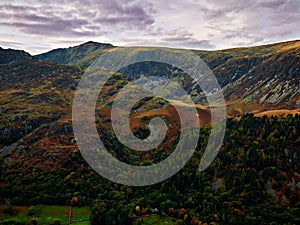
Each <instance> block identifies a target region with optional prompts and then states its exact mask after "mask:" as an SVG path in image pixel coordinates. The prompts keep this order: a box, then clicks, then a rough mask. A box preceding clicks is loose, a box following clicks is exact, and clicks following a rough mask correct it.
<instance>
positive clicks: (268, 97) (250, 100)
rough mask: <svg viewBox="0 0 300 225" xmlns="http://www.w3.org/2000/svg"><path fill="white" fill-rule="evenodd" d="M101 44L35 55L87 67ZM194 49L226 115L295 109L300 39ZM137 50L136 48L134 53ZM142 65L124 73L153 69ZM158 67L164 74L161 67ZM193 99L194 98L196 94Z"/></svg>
mask: <svg viewBox="0 0 300 225" xmlns="http://www.w3.org/2000/svg"><path fill="white" fill-rule="evenodd" d="M99 46H100V47H99ZM104 46H105V47H103V44H96V43H90V42H88V43H85V44H82V45H80V46H77V47H73V48H69V49H63V50H61V49H58V50H53V51H51V52H50V53H45V54H41V55H38V56H36V57H37V58H38V59H43V60H48V61H56V62H59V63H62V64H73V65H80V66H82V65H84V66H89V65H90V63H92V62H93V61H94V60H96V59H97V58H98V57H99V56H101V55H102V54H103V53H105V52H107V51H109V49H111V48H112V46H111V45H107V44H104ZM137 49H138V48H137ZM143 51H144V50H143ZM56 52H58V53H60V54H61V55H63V60H61V59H60V58H61V57H62V56H61V55H60V54H58V55H57V54H55V53H56ZM194 52H195V53H196V54H197V55H199V57H200V58H201V59H203V60H204V62H205V63H207V65H208V66H209V67H210V68H211V70H212V71H213V73H214V74H215V76H216V77H217V80H218V81H219V83H220V86H221V87H222V89H223V93H224V96H225V99H226V101H227V106H228V114H229V115H231V116H233V115H239V114H243V113H247V112H253V113H261V112H265V111H269V110H271V111H272V110H282V112H283V113H284V112H285V111H284V110H295V109H298V108H299V106H300V100H299V95H300V81H299V80H300V78H299V63H300V60H299V57H300V41H298V40H297V41H289V42H283V43H278V44H270V45H264V46H257V47H247V48H235V49H227V50H219V51H194ZM71 53H72V54H71ZM138 53H139V50H137V51H136V53H135V54H138ZM75 56H76V57H75ZM53 57H54V59H53ZM153 65H155V64H153ZM153 65H152V66H153ZM146 67H148V66H147V65H146V64H145V65H144V66H142V65H141V66H135V67H134V68H131V70H130V69H129V70H127V74H128V75H129V74H130V73H131V72H134V74H141V73H148V74H151V73H152V74H153V73H154V70H155V69H152V70H149V71H146V72H145V71H142V70H145V68H146ZM159 69H160V70H163V72H165V73H168V71H167V70H166V69H164V68H162V67H161V66H160V67H159ZM161 74H163V73H161ZM171 76H172V75H171ZM182 85H183V86H184V87H185V88H186V89H190V90H189V92H190V93H191V92H199V91H198V89H199V87H196V86H195V87H192V84H191V83H188V82H186V83H185V82H182ZM198 94H199V93H198ZM195 98H196V99H197V97H195ZM199 98H200V97H199ZM201 98H203V96H202V97H201ZM296 111H297V110H296ZM290 112H292V113H293V112H294V111H290Z"/></svg>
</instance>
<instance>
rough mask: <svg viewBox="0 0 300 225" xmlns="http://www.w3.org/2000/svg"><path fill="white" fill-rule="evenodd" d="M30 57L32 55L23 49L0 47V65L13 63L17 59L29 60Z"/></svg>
mask: <svg viewBox="0 0 300 225" xmlns="http://www.w3.org/2000/svg"><path fill="white" fill-rule="evenodd" d="M31 58H32V56H31V55H30V54H29V53H27V52H25V51H17V50H12V49H3V48H1V47H0V65H2V64H8V63H13V62H15V61H17V60H26V59H28V60H29V59H31Z"/></svg>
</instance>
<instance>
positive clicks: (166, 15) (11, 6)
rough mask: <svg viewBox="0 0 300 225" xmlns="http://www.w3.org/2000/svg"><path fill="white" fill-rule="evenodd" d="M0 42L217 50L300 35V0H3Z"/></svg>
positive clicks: (34, 50)
mask: <svg viewBox="0 0 300 225" xmlns="http://www.w3.org/2000/svg"><path fill="white" fill-rule="evenodd" d="M0 15H1V16H0V46H1V47H2V48H12V49H23V50H25V51H27V52H29V53H31V54H32V55H34V54H38V53H42V52H47V51H49V50H51V49H55V48H62V47H63V48H65V47H70V46H75V45H78V44H81V43H84V42H87V41H95V42H101V43H111V44H113V45H116V46H141V45H142V46H166V47H175V48H191V49H204V50H215V49H225V48H232V47H241V46H253V45H261V44H268V43H275V42H281V41H287V40H297V39H300V29H299V21H300V0H151V1H150V0H71V1H69V0H52V1H48V0H1V2H0Z"/></svg>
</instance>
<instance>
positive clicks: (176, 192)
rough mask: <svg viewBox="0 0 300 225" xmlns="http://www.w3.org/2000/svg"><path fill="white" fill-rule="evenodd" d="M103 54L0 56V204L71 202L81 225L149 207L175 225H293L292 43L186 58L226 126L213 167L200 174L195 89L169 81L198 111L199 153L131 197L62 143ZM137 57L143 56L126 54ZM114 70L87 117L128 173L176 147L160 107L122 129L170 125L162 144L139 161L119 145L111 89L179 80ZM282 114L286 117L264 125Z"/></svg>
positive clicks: (297, 96) (153, 105)
mask: <svg viewBox="0 0 300 225" xmlns="http://www.w3.org/2000/svg"><path fill="white" fill-rule="evenodd" d="M112 48H114V46H112V45H109V44H100V43H94V42H88V43H85V44H82V45H80V46H76V47H72V48H68V49H57V50H52V51H50V52H49V53H45V54H41V55H38V56H31V55H30V54H28V53H26V52H24V51H16V50H4V49H0V115H1V117H0V202H5V201H6V200H10V201H11V203H12V204H15V205H38V204H54V205H55V204H69V201H70V199H71V198H72V196H76V197H79V202H80V204H82V205H91V206H92V217H91V220H92V224H129V225H131V224H132V223H130V221H132V220H134V219H133V218H135V219H136V218H139V212H135V210H134V209H135V207H136V206H140V207H141V208H142V209H143V210H142V211H145V212H149V211H151V208H153V209H155V208H158V209H160V210H162V211H163V212H164V213H166V214H168V215H169V216H172V217H173V220H174V219H175V220H178V221H177V222H178V224H188V225H190V224H193V223H192V222H191V221H194V222H195V221H196V219H197V218H198V219H197V220H198V221H200V220H201V221H203V222H206V223H208V224H209V223H212V224H271V223H273V224H275V223H274V221H276V222H277V223H280V224H284V223H286V224H288V223H290V224H298V222H299V221H300V219H299V213H298V212H299V208H300V205H299V202H300V189H299V185H300V175H299V174H300V170H299V165H300V164H299V162H300V154H299V143H300V139H299V136H300V133H299V132H300V123H299V121H300V117H299V115H296V114H297V113H298V114H299V108H300V92H299V87H300V85H299V80H300V77H299V68H300V64H299V62H300V41H291V42H284V43H278V44H273V45H265V46H257V47H247V48H236V49H227V50H218V51H198V50H197V51H194V52H195V53H196V54H197V55H199V57H201V58H202V59H203V60H204V61H205V62H206V63H207V64H208V66H209V67H210V68H211V69H212V71H213V72H214V74H215V75H216V77H217V79H218V81H219V83H220V85H221V87H222V88H223V91H224V95H225V99H226V105H227V113H228V117H229V118H228V121H227V129H226V136H225V139H224V143H223V145H222V146H221V150H220V152H219V155H218V156H217V158H216V159H215V161H214V162H213V163H212V164H211V166H210V167H209V168H208V169H207V170H206V171H205V172H201V173H200V172H199V171H198V165H199V161H200V159H201V156H202V154H203V151H204V147H203V146H206V144H207V140H208V135H209V132H210V126H209V124H210V111H209V107H208V106H207V105H205V101H204V102H203V105H201V104H200V103H201V101H202V97H203V94H202V92H201V90H199V89H198V87H197V86H194V85H193V83H192V82H191V81H190V80H189V79H180V80H179V82H180V84H181V85H182V87H183V88H185V89H186V90H187V91H188V92H189V93H193V98H194V99H195V100H199V102H200V103H199V104H197V110H198V113H199V117H200V120H201V122H202V125H205V126H204V127H203V129H201V132H200V139H199V145H198V147H197V148H196V151H195V155H194V156H193V158H192V159H191V160H190V162H189V163H188V164H187V165H186V166H185V167H184V168H183V169H182V170H181V171H180V172H179V173H178V174H176V175H174V176H173V177H171V178H170V179H169V180H167V181H165V182H162V183H160V184H157V185H153V186H147V187H142V188H139V187H127V186H123V185H117V184H114V183H112V182H110V181H108V180H106V179H104V178H102V177H100V176H99V175H98V174H97V173H95V171H93V170H92V169H91V168H90V167H89V166H88V165H87V163H86V162H85V161H84V159H83V158H82V156H81V154H80V152H79V151H78V147H77V145H76V139H75V137H74V134H73V128H72V111H71V109H72V101H73V97H74V93H75V91H76V87H77V85H78V82H79V81H80V79H81V77H82V75H83V74H84V73H85V70H86V68H87V67H88V66H89V65H90V63H92V62H93V61H94V60H96V59H97V58H98V57H99V56H100V55H102V54H103V53H105V52H109V51H110V50H111V49H112ZM139 51H142V48H140V49H137V51H136V53H135V54H138V52H139ZM120 72H121V73H117V74H115V75H114V76H113V77H112V78H111V79H110V80H109V82H107V84H106V85H105V88H104V89H103V90H102V92H101V95H100V96H99V99H102V103H101V104H100V103H99V104H97V106H96V109H95V112H96V122H97V131H98V134H99V136H100V138H101V140H103V142H104V143H105V146H106V147H107V148H108V149H109V151H110V152H111V154H113V155H114V156H115V157H117V158H118V159H120V160H121V161H123V162H127V163H131V164H133V165H149V164H151V163H154V162H158V161H161V160H163V159H165V158H167V157H168V156H169V154H170V152H172V150H173V146H174V144H176V143H177V141H178V135H177V134H178V121H176V119H177V116H176V115H175V114H174V108H173V107H172V106H171V105H169V104H168V102H166V101H164V100H163V99H160V98H145V99H143V100H142V101H140V102H138V103H136V104H135V105H134V107H133V112H132V114H131V118H130V119H131V124H130V128H131V129H132V131H133V132H134V134H135V135H136V136H137V137H140V138H145V137H147V136H148V135H149V129H148V126H147V122H148V121H149V120H150V119H151V118H153V117H155V116H161V115H162V117H163V119H164V120H165V121H167V122H169V123H170V126H169V130H168V133H167V135H166V140H164V142H163V144H162V145H160V147H159V148H158V149H155V150H151V151H149V152H143V153H140V152H135V151H131V150H130V149H128V148H126V146H124V145H122V144H120V143H119V142H118V140H117V138H116V137H115V136H114V134H113V130H112V127H111V123H110V122H111V118H110V115H111V110H110V106H111V105H112V103H113V101H114V99H115V97H116V95H117V93H118V91H119V90H120V89H121V88H122V87H124V86H126V84H127V83H128V81H129V80H132V79H135V78H137V77H139V76H140V74H143V75H144V76H147V75H151V74H154V75H157V76H160V74H164V75H165V76H167V77H169V78H171V79H176V77H178V76H180V75H182V76H186V74H184V73H183V72H182V71H178V70H177V69H176V68H172V67H170V66H168V65H166V64H161V63H155V62H144V63H139V64H134V65H131V66H129V67H127V68H124V69H123V70H121V71H120ZM174 104H177V105H178V106H180V105H181V104H182V103H181V102H179V101H178V102H174ZM248 113H251V114H248ZM283 113H285V114H288V113H291V114H294V116H291V115H288V116H274V115H280V114H283ZM174 115H175V116H174ZM264 115H267V116H264ZM269 115H272V116H270V117H268V116H269ZM186 116H187V117H188V116H189V115H188V114H186ZM236 116H237V117H238V118H235V117H236ZM162 172H164V171H162ZM127 178H128V179H130V174H128V177H127ZM133 214H135V216H136V217H134V216H133ZM141 214H142V212H141ZM120 215H122V216H120ZM143 216H144V215H141V218H143ZM119 220H122V222H117V221H119ZM145 220H146V217H145ZM261 221H264V222H261ZM194 224H197V223H196V222H195V223H194ZM198 224H201V223H199V222H198Z"/></svg>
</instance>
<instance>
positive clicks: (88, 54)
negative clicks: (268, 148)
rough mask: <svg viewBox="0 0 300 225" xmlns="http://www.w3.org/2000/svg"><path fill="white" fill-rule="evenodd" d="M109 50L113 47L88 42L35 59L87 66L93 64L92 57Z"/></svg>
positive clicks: (56, 50) (44, 54) (38, 56)
mask: <svg viewBox="0 0 300 225" xmlns="http://www.w3.org/2000/svg"><path fill="white" fill-rule="evenodd" d="M110 48H113V45H111V44H102V43H97V42H92V41H90V42H87V43H84V44H81V45H79V46H76V47H70V48H60V49H54V50H52V51H50V52H47V53H43V54H40V55H36V56H35V57H36V58H37V59H40V60H47V61H49V62H56V63H60V64H66V65H88V64H89V63H90V62H93V60H94V57H93V56H94V55H95V56H97V55H99V54H103V53H104V52H105V50H107V49H110Z"/></svg>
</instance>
